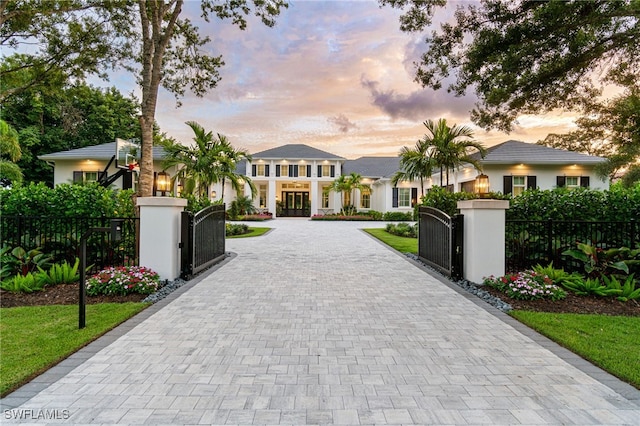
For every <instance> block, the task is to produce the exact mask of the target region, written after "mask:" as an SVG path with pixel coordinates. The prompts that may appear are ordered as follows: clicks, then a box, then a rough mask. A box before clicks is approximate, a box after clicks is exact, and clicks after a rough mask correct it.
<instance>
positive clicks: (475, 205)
mask: <svg viewBox="0 0 640 426" xmlns="http://www.w3.org/2000/svg"><path fill="white" fill-rule="evenodd" d="M458 208H459V209H460V210H462V209H484V210H507V209H508V208H509V200H484V199H477V200H464V201H458Z"/></svg>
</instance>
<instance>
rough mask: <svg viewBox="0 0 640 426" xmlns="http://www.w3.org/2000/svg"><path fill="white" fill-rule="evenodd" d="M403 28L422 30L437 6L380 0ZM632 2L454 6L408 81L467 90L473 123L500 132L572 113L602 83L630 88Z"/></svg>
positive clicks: (638, 35) (639, 41)
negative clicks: (473, 98) (474, 99)
mask: <svg viewBox="0 0 640 426" xmlns="http://www.w3.org/2000/svg"><path fill="white" fill-rule="evenodd" d="M380 3H381V5H389V6H392V7H395V8H400V9H402V10H403V11H404V14H403V15H402V16H401V18H400V28H401V29H402V30H403V31H422V30H425V29H426V28H427V27H428V26H429V25H430V24H431V23H432V18H433V16H434V14H435V13H436V12H437V11H438V9H440V8H442V7H444V6H446V4H447V2H446V1H445V0H380ZM639 18H640V1H638V0H576V1H559V0H555V1H553V0H552V1H529V0H517V1H516V0H484V1H482V2H481V3H476V2H468V3H466V2H465V3H460V4H458V6H457V9H456V11H455V15H454V19H453V21H446V22H444V23H442V24H440V28H439V29H437V30H434V31H432V32H431V34H430V35H429V36H427V37H426V40H425V41H426V50H425V52H424V53H423V54H422V56H421V58H420V60H419V62H418V63H417V71H416V77H415V78H416V81H417V82H419V83H420V84H422V85H423V86H424V87H431V88H433V89H439V88H441V87H442V86H443V84H445V81H447V82H448V81H450V77H452V76H455V79H454V81H453V82H452V83H450V84H449V85H448V87H447V89H448V90H449V91H452V92H454V93H456V94H458V95H462V94H464V93H465V92H466V91H467V90H474V91H475V93H476V94H477V96H478V98H479V102H478V104H477V105H476V107H475V108H474V109H473V111H472V112H471V115H472V119H473V121H474V122H475V123H477V124H478V125H480V126H482V127H484V128H487V129H490V128H494V129H500V130H504V131H509V130H511V129H512V126H513V123H514V122H515V121H516V120H517V117H518V116H519V115H521V114H537V113H541V112H549V111H552V110H554V109H556V108H563V109H572V110H581V109H582V108H584V106H585V105H589V104H590V103H591V101H592V100H593V99H594V98H596V97H597V96H600V95H601V94H602V93H603V92H602V89H603V87H604V85H611V84H613V85H619V86H623V87H630V86H636V87H637V85H638V72H637V70H638V69H640V55H638V51H640V25H639Z"/></svg>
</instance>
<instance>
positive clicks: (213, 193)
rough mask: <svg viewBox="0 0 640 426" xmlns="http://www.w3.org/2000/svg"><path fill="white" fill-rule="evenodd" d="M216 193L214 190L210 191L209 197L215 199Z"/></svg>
mask: <svg viewBox="0 0 640 426" xmlns="http://www.w3.org/2000/svg"><path fill="white" fill-rule="evenodd" d="M217 195H218V193H217V192H216V191H211V198H212V199H213V200H215V199H216V196H217Z"/></svg>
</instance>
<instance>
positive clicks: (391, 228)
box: [385, 222, 418, 238]
mask: <svg viewBox="0 0 640 426" xmlns="http://www.w3.org/2000/svg"><path fill="white" fill-rule="evenodd" d="M385 230H386V231H387V232H388V233H390V234H393V235H397V236H399V237H407V238H417V237H418V225H417V224H414V225H411V224H408V223H406V222H400V223H398V224H394V223H388V224H387V226H386V227H385Z"/></svg>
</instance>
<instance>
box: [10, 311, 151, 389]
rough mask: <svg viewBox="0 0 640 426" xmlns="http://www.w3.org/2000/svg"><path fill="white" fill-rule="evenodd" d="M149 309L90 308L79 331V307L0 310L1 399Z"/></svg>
mask: <svg viewBox="0 0 640 426" xmlns="http://www.w3.org/2000/svg"><path fill="white" fill-rule="evenodd" d="M147 306H149V305H148V304H146V303H104V304H96V305H87V307H86V308H87V311H86V313H87V317H86V318H87V320H86V327H85V328H83V329H82V330H79V329H78V306H77V305H49V306H23V307H17V308H2V309H0V342H2V344H1V345H0V395H2V396H5V395H6V394H7V393H9V392H11V391H12V390H15V389H16V388H17V387H19V386H21V385H23V384H25V383H26V382H28V381H29V380H31V379H32V378H34V377H35V376H37V375H38V374H40V373H42V372H43V371H45V370H47V369H48V368H50V367H52V366H53V365H55V364H57V363H58V362H59V361H61V360H63V359H64V358H66V357H67V356H69V355H71V354H72V353H74V352H76V351H77V350H78V349H80V348H82V347H83V346H86V345H87V344H88V343H90V342H91V341H93V340H95V339H96V338H98V337H99V336H101V335H103V334H104V333H106V332H107V331H109V330H111V329H112V328H114V327H115V326H117V325H118V324H120V323H122V322H123V321H125V320H126V319H128V318H130V317H132V316H133V315H135V314H137V313H138V312H140V311H141V310H143V309H144V308H146V307H147Z"/></svg>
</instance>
